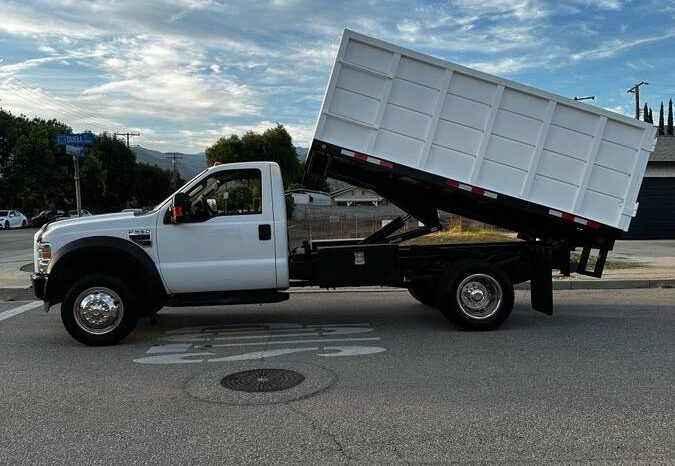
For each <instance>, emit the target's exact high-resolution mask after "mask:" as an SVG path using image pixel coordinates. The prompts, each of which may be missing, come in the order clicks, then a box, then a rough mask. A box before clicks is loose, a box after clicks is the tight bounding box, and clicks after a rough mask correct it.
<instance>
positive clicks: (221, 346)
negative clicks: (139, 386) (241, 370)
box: [167, 337, 380, 353]
mask: <svg viewBox="0 0 675 466" xmlns="http://www.w3.org/2000/svg"><path fill="white" fill-rule="evenodd" d="M379 339H380V337H372V338H318V339H316V340H290V341H263V342H260V341H256V342H252V343H219V344H216V345H205V346H199V345H196V346H195V348H228V347H230V346H255V345H261V346H264V345H287V344H296V343H324V342H327V341H330V342H335V341H373V340H379ZM167 346H169V345H167ZM176 353H178V351H176Z"/></svg>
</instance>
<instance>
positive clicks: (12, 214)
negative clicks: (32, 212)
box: [0, 210, 28, 230]
mask: <svg viewBox="0 0 675 466" xmlns="http://www.w3.org/2000/svg"><path fill="white" fill-rule="evenodd" d="M26 225H28V219H27V218H26V216H25V215H24V214H22V213H21V212H19V211H18V210H0V228H2V229H3V230H9V229H10V228H25V227H26Z"/></svg>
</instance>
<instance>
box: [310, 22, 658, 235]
mask: <svg viewBox="0 0 675 466" xmlns="http://www.w3.org/2000/svg"><path fill="white" fill-rule="evenodd" d="M654 136H655V128H654V127H653V126H651V125H648V124H643V123H641V122H638V121H636V120H633V119H630V118H627V117H624V116H622V115H618V114H615V113H612V112H608V111H605V110H601V109H598V108H595V107H591V106H588V105H584V104H580V103H578V102H575V101H573V100H569V99H565V98H563V97H559V96H555V95H553V94H549V93H546V92H543V91H539V90H537V89H533V88H530V87H527V86H523V85H520V84H517V83H513V82H510V81H507V80H503V79H500V78H496V77H494V76H490V75H487V74H485V73H480V72H477V71H474V70H470V69H468V68H465V67H461V66H459V65H455V64H452V63H449V62H446V61H443V60H439V59H435V58H433V57H429V56H425V55H422V54H418V53H415V52H411V51H408V50H405V49H402V48H400V47H396V46H393V45H391V44H387V43H384V42H381V41H378V40H375V39H372V38H369V37H366V36H362V35H359V34H356V33H353V32H351V31H346V32H345V35H344V37H343V40H342V44H341V46H340V50H339V52H338V56H337V59H336V63H335V66H334V69H333V73H332V75H331V78H330V82H329V85H328V89H327V92H326V95H325V98H324V104H323V107H322V111H321V114H320V117H319V121H318V123H317V128H316V132H315V140H320V141H325V142H328V143H331V144H335V145H337V146H341V147H344V148H346V149H349V150H352V151H357V152H362V153H364V154H368V155H373V156H376V157H380V158H382V159H384V160H389V161H392V162H394V163H397V164H401V165H405V166H408V167H411V168H417V169H420V170H424V171H426V172H429V173H433V174H435V175H438V176H443V177H446V178H449V179H453V180H457V181H459V182H463V183H468V184H471V185H474V186H479V187H481V188H485V189H489V190H492V191H495V192H497V193H502V194H507V195H509V196H512V197H515V198H519V199H523V200H527V201H529V202H534V203H537V204H541V205H544V206H547V207H550V208H553V209H557V210H560V211H562V212H565V213H571V214H574V215H578V216H581V217H584V218H588V219H591V220H594V221H597V222H600V223H603V224H605V225H609V226H611V227H615V228H619V229H621V230H627V229H628V226H629V224H630V219H631V218H632V217H633V216H634V215H635V213H636V208H637V204H636V199H637V194H638V191H639V187H640V184H641V182H642V177H643V176H644V170H645V168H646V165H647V160H648V158H649V154H650V152H651V151H652V150H653V146H654Z"/></svg>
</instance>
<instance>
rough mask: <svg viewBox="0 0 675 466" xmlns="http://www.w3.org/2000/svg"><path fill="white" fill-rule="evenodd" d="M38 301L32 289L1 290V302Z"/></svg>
mask: <svg viewBox="0 0 675 466" xmlns="http://www.w3.org/2000/svg"><path fill="white" fill-rule="evenodd" d="M35 299H37V298H36V297H35V295H34V294H33V288H32V287H30V286H29V287H25V288H24V287H14V288H0V301H33V300H35Z"/></svg>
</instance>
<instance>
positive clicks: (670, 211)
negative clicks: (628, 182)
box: [625, 178, 675, 239]
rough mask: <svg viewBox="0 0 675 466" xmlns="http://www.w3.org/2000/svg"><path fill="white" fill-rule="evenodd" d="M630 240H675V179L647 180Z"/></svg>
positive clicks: (641, 191) (643, 184)
mask: <svg viewBox="0 0 675 466" xmlns="http://www.w3.org/2000/svg"><path fill="white" fill-rule="evenodd" d="M638 202H639V203H640V206H639V207H638V213H637V216H636V217H635V218H634V219H633V221H632V222H631V224H630V229H629V230H628V233H627V234H626V236H625V237H626V238H628V239H675V178H645V179H644V180H643V182H642V188H640V194H639V195H638Z"/></svg>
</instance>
